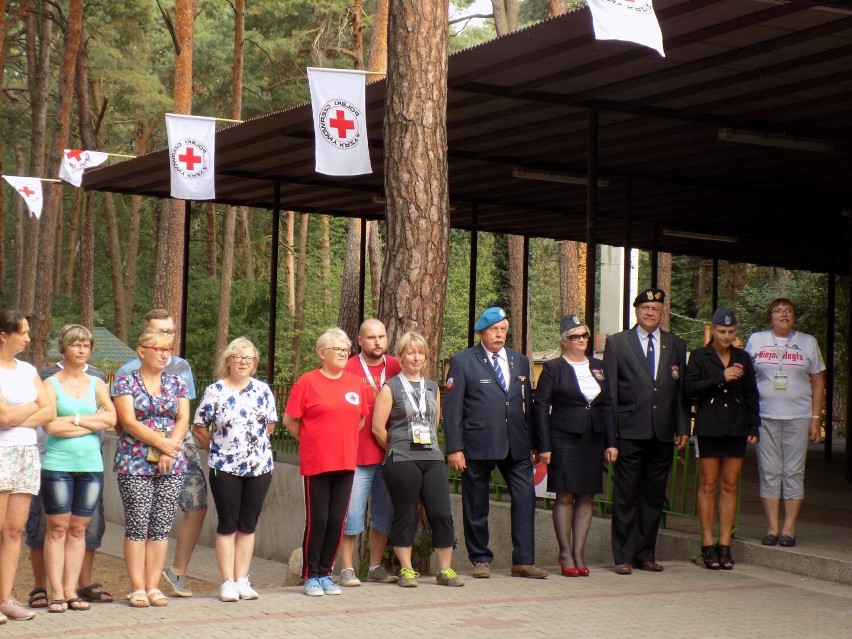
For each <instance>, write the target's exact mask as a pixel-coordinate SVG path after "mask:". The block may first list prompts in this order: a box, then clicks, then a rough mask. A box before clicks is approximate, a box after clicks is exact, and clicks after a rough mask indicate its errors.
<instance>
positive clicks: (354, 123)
mask: <svg viewBox="0 0 852 639" xmlns="http://www.w3.org/2000/svg"><path fill="white" fill-rule="evenodd" d="M360 116H361V112H360V110H359V109H358V108H357V107H355V105H354V104H352V103H351V102H349V101H347V100H338V99H335V100H330V101H328V102H326V103H325V104H324V105H323V107H322V109H320V113H319V119H318V122H317V124H318V128H319V131H320V135H321V136H322V138H323V139H324V140H325V141H326V142H328V143H329V144H331V145H332V146H335V147H337V148H338V149H351V148H353V147H354V146H356V145H357V144H358V143H359V142H360V141H361V127H360V124H359V122H358V118H359V117H360Z"/></svg>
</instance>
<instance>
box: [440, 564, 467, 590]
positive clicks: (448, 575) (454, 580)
mask: <svg viewBox="0 0 852 639" xmlns="http://www.w3.org/2000/svg"><path fill="white" fill-rule="evenodd" d="M435 580H436V581H437V582H438V585H439V586H453V587H455V586H464V578H463V577H462V576H461V575H459V574H458V573H456V571H455V570H453V569H452V568H447V569H446V570H439V571H438V574H437V575H435Z"/></svg>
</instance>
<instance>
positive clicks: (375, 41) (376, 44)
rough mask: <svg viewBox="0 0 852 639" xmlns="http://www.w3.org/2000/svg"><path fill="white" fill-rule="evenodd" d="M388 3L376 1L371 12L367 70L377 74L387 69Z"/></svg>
mask: <svg viewBox="0 0 852 639" xmlns="http://www.w3.org/2000/svg"><path fill="white" fill-rule="evenodd" d="M389 3H390V0H376V8H375V10H374V11H373V35H372V37H371V38H370V61H369V62H368V63H367V68H368V69H369V70H370V71H375V72H377V73H385V72H386V71H387V69H388V8H389V7H388V5H389ZM375 77H378V76H375Z"/></svg>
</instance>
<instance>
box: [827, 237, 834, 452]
mask: <svg viewBox="0 0 852 639" xmlns="http://www.w3.org/2000/svg"><path fill="white" fill-rule="evenodd" d="M829 241H830V242H831V267H830V269H829V271H828V275H827V278H828V286H827V287H826V288H827V291H826V293H827V295H828V304H827V305H826V306H827V308H826V321H825V323H826V326H825V449H824V457H825V461H831V457H832V450H831V449H832V445H833V443H834V442H833V440H834V314H835V313H836V312H837V283H836V279H837V277H836V273H835V267H834V259H835V246H834V244H835V241H834V239H833V237H832V238H831V239H830V240H829Z"/></svg>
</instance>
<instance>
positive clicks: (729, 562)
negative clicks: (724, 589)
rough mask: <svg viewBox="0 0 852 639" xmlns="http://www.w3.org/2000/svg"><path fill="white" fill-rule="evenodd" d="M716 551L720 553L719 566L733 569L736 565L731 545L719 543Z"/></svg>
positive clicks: (723, 568) (724, 568)
mask: <svg viewBox="0 0 852 639" xmlns="http://www.w3.org/2000/svg"><path fill="white" fill-rule="evenodd" d="M716 552H717V553H719V567H720V568H721V569H722V570H732V569H733V567H734V560H733V558H732V557H731V547H730V546H723V545H722V544H717V546H716Z"/></svg>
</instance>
